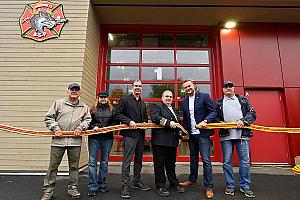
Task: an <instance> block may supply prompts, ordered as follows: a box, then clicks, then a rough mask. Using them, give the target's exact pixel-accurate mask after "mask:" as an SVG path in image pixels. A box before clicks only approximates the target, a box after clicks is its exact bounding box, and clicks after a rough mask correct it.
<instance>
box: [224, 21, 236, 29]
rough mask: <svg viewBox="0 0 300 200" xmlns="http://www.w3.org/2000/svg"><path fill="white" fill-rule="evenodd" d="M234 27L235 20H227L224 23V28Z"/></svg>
mask: <svg viewBox="0 0 300 200" xmlns="http://www.w3.org/2000/svg"><path fill="white" fill-rule="evenodd" d="M235 27H236V22H235V21H228V22H226V23H225V25H224V28H226V29H233V28H235Z"/></svg>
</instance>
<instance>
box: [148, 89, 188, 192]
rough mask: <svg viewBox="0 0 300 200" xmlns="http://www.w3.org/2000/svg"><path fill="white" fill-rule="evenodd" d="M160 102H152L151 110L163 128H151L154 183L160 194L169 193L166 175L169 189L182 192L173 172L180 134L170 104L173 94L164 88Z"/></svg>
mask: <svg viewBox="0 0 300 200" xmlns="http://www.w3.org/2000/svg"><path fill="white" fill-rule="evenodd" d="M161 100H162V102H160V103H157V104H154V105H153V107H152V111H151V119H152V122H153V123H156V124H158V125H160V126H162V127H164V128H161V129H152V147H153V161H154V173H155V184H156V189H157V192H158V194H159V195H160V196H163V197H167V196H169V195H170V193H169V191H168V190H167V189H166V187H165V184H166V175H165V171H166V173H167V177H168V179H169V182H170V189H173V190H175V191H177V192H180V193H183V192H184V191H185V190H184V188H183V187H181V186H179V182H178V180H177V178H176V174H175V162H176V148H177V146H178V144H179V140H180V139H181V136H180V135H179V129H178V128H179V123H178V122H179V121H178V118H179V117H178V112H177V110H176V109H175V108H174V107H173V106H172V102H173V94H172V92H171V91H169V90H166V91H164V92H163V94H162V98H161Z"/></svg>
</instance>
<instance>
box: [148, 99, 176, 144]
mask: <svg viewBox="0 0 300 200" xmlns="http://www.w3.org/2000/svg"><path fill="white" fill-rule="evenodd" d="M172 108H173V111H174V112H175V114H176V117H177V119H176V118H175V116H174V115H173V113H172V112H171V111H170V109H169V108H168V107H167V106H166V105H165V104H164V103H162V102H161V103H157V104H153V106H152V110H151V119H152V122H153V123H155V124H158V125H160V126H162V127H164V128H159V129H156V128H154V129H152V144H154V145H162V146H170V147H177V146H178V142H179V139H180V138H181V137H180V136H179V134H178V132H179V130H178V129H172V128H170V122H171V121H174V122H177V123H178V119H179V116H178V112H177V110H176V109H175V108H174V107H172Z"/></svg>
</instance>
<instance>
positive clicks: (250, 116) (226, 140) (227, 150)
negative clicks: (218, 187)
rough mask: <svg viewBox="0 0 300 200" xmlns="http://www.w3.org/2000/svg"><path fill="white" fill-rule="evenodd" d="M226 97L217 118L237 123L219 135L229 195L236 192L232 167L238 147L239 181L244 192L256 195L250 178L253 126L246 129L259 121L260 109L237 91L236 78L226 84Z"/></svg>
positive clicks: (251, 195) (250, 195) (222, 101)
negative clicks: (234, 150) (234, 80)
mask: <svg viewBox="0 0 300 200" xmlns="http://www.w3.org/2000/svg"><path fill="white" fill-rule="evenodd" d="M223 93H224V96H223V97H222V98H220V99H219V100H218V101H217V102H216V105H217V114H218V116H217V119H216V120H217V121H218V122H236V123H237V127H236V129H220V132H219V136H220V138H221V139H220V140H221V146H222V152H223V170H224V175H225V178H226V188H225V194H227V195H234V193H235V181H234V180H235V179H234V173H233V166H232V155H233V149H234V146H236V150H237V153H238V158H239V182H240V184H239V185H240V191H241V192H242V193H244V195H245V196H246V197H250V198H251V197H252V198H253V197H254V193H253V191H251V188H250V186H251V178H250V137H251V136H252V135H253V134H252V132H251V130H250V129H245V128H243V127H244V126H245V125H250V124H252V123H253V122H254V121H255V120H256V112H255V110H254V108H253V107H252V106H251V104H250V103H249V101H248V99H247V98H246V97H244V96H241V95H238V94H235V93H234V84H233V82H232V81H225V82H224V84H223Z"/></svg>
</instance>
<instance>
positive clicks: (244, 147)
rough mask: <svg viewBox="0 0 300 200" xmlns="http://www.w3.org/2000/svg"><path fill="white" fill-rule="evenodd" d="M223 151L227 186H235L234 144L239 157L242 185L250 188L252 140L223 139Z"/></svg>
mask: <svg viewBox="0 0 300 200" xmlns="http://www.w3.org/2000/svg"><path fill="white" fill-rule="evenodd" d="M221 145H222V152H223V170H224V175H225V178H226V187H230V188H235V181H234V173H233V167H232V154H233V150H234V145H235V146H236V150H237V153H238V158H239V182H240V187H241V188H245V189H249V188H250V184H251V178H250V156H249V154H250V153H249V152H250V141H249V140H240V139H237V140H224V141H221Z"/></svg>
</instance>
